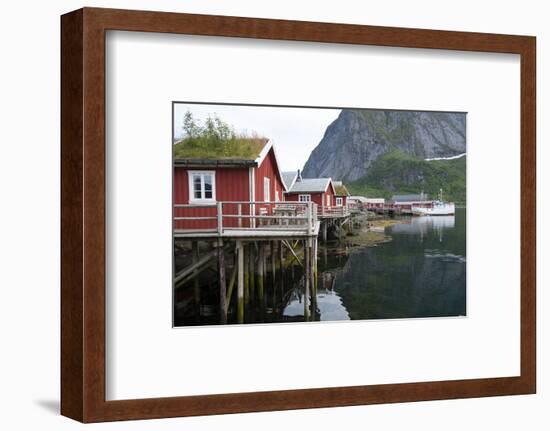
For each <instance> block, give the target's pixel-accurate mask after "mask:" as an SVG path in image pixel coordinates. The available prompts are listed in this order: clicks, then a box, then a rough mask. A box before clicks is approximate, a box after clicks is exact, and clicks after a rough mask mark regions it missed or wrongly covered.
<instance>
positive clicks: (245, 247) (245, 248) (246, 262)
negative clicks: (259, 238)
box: [242, 243, 251, 310]
mask: <svg viewBox="0 0 550 431" xmlns="http://www.w3.org/2000/svg"><path fill="white" fill-rule="evenodd" d="M242 247H243V261H244V264H243V271H244V305H245V307H246V309H247V310H248V304H249V303H250V290H249V284H250V274H249V272H248V266H249V258H248V257H249V252H248V249H249V248H250V247H251V245H245V244H244V243H243V245H242Z"/></svg>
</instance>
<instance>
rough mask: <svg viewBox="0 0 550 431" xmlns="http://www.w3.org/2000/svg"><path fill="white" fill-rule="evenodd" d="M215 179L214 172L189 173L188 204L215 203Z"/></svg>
mask: <svg viewBox="0 0 550 431" xmlns="http://www.w3.org/2000/svg"><path fill="white" fill-rule="evenodd" d="M215 178H216V172H215V171H189V202H194V203H202V202H205V203H207V202H215V201H216V184H215Z"/></svg>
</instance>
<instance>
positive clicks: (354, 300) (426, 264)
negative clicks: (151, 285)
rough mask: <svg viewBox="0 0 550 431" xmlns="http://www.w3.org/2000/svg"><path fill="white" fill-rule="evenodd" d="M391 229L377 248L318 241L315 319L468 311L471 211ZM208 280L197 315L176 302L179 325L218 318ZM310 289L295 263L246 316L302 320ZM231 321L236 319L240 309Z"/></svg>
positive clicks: (408, 222) (410, 221)
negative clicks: (262, 304)
mask: <svg viewBox="0 0 550 431" xmlns="http://www.w3.org/2000/svg"><path fill="white" fill-rule="evenodd" d="M385 234H386V235H388V236H390V237H391V238H392V240H391V241H390V242H387V243H383V244H379V245H377V246H374V247H367V246H361V247H352V246H351V243H347V242H343V243H338V242H333V243H330V242H329V243H328V244H327V245H326V246H325V245H323V244H322V243H320V244H319V252H318V257H317V258H318V291H317V297H316V307H315V310H314V312H313V315H312V317H313V320H322V321H331V320H350V319H351V320H358V319H387V318H412V317H443V316H463V315H466V210H465V209H457V211H456V215H455V216H434V217H413V218H404V219H402V220H401V223H399V224H396V225H393V226H391V227H387V228H385ZM205 282H206V284H207V285H206V286H204V285H203V286H202V287H203V289H205V290H203V292H204V293H202V294H201V303H202V304H201V307H200V312H199V314H198V315H197V314H196V313H194V312H190V313H189V312H186V311H184V310H185V306H184V305H181V304H184V302H178V301H176V302H175V308H176V309H175V324H176V326H179V325H204V324H216V323H217V320H216V315H215V309H216V307H215V305H212V304H214V303H215V300H216V291H217V290H216V289H217V284H216V279H215V277H213V278H211V279H206V280H205ZM303 291H304V288H303V274H302V271H301V267H300V266H297V265H295V266H291V267H289V268H288V270H286V271H285V274H284V277H280V278H279V279H278V280H277V281H276V283H275V286H273V285H270V283H268V284H267V286H266V297H267V299H266V304H265V309H262V310H261V311H259V310H258V309H257V310H254V309H253V310H252V312H251V313H250V315H247V316H246V320H245V321H246V322H250V323H254V322H301V321H303V320H304V304H303ZM188 294H189V295H191V292H190V291H188ZM183 301H185V298H183ZM178 307H180V308H181V310H182V311H178ZM187 309H189V307H188V308H187ZM228 322H229V323H235V314H234V311H230V313H229V316H228Z"/></svg>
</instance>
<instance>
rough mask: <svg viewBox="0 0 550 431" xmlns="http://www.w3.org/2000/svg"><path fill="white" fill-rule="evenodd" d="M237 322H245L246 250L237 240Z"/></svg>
mask: <svg viewBox="0 0 550 431" xmlns="http://www.w3.org/2000/svg"><path fill="white" fill-rule="evenodd" d="M237 267H238V269H237V322H238V323H244V250H243V243H242V242H241V241H240V240H237Z"/></svg>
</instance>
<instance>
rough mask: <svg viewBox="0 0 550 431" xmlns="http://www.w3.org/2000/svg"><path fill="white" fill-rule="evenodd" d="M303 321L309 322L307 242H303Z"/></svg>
mask: <svg viewBox="0 0 550 431" xmlns="http://www.w3.org/2000/svg"><path fill="white" fill-rule="evenodd" d="M304 260H305V269H304V320H305V321H306V322H307V321H308V320H309V281H310V269H309V266H310V253H309V244H308V240H305V241H304Z"/></svg>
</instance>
